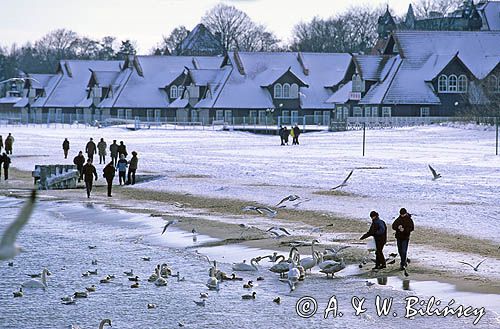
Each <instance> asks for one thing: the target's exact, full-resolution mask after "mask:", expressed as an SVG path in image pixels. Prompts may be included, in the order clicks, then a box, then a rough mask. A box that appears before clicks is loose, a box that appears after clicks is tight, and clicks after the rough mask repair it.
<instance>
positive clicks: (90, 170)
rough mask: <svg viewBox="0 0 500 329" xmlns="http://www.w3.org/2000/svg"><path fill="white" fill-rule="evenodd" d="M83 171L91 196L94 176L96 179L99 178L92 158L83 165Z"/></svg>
mask: <svg viewBox="0 0 500 329" xmlns="http://www.w3.org/2000/svg"><path fill="white" fill-rule="evenodd" d="M82 173H83V180H84V181H85V188H86V189H87V198H90V192H92V185H93V183H94V177H95V180H97V171H96V170H95V167H94V165H93V164H92V159H87V163H86V164H85V165H84V166H83V169H82Z"/></svg>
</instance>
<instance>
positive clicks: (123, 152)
mask: <svg viewBox="0 0 500 329" xmlns="http://www.w3.org/2000/svg"><path fill="white" fill-rule="evenodd" d="M118 155H119V156H120V158H121V155H124V156H125V157H127V155H128V153H127V147H126V146H125V144H123V141H120V145H118Z"/></svg>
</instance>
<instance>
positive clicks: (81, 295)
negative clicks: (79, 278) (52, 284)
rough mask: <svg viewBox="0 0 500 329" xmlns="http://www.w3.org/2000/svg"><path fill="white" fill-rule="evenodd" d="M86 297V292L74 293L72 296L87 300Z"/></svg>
mask: <svg viewBox="0 0 500 329" xmlns="http://www.w3.org/2000/svg"><path fill="white" fill-rule="evenodd" d="M88 296H89V295H88V292H86V291H75V293H74V294H73V297H74V298H87V297H88Z"/></svg>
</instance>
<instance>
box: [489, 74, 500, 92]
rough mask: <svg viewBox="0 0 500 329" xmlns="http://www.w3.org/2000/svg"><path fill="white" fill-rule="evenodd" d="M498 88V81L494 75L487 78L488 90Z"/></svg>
mask: <svg viewBox="0 0 500 329" xmlns="http://www.w3.org/2000/svg"><path fill="white" fill-rule="evenodd" d="M499 90H500V85H499V81H498V79H497V77H496V76H494V75H492V76H490V77H489V78H488V91H490V92H498V91H499Z"/></svg>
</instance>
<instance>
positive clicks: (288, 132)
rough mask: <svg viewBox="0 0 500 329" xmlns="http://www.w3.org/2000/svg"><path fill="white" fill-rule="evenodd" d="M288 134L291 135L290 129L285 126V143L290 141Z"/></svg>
mask: <svg viewBox="0 0 500 329" xmlns="http://www.w3.org/2000/svg"><path fill="white" fill-rule="evenodd" d="M288 136H290V130H288V129H286V128H285V129H284V130H283V139H284V140H285V143H288Z"/></svg>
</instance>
